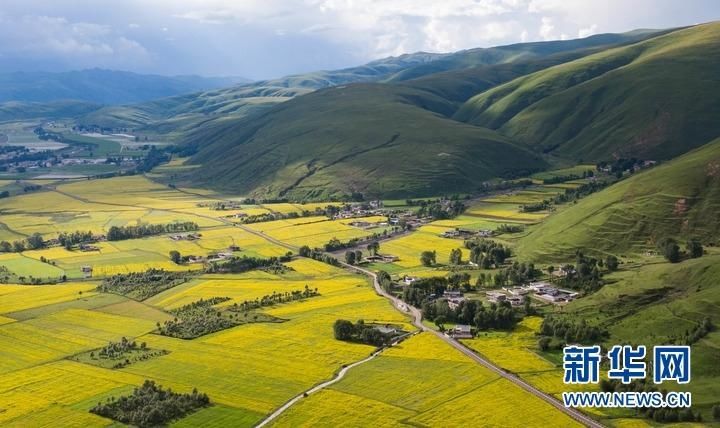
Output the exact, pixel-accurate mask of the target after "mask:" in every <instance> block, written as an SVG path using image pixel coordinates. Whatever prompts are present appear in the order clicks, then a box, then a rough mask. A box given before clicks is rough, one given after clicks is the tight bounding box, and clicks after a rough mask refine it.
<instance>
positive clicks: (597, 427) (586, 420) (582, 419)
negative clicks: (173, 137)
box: [53, 188, 603, 428]
mask: <svg viewBox="0 0 720 428" xmlns="http://www.w3.org/2000/svg"><path fill="white" fill-rule="evenodd" d="M53 190H55V191H56V192H58V193H61V194H64V195H66V196H69V197H71V198H74V199H78V200H81V201H83V202H91V201H89V200H87V199H85V198H81V197H78V196H75V195H72V194H69V193H65V192H63V191H60V190H57V188H55V189H53ZM117 205H120V204H117ZM201 217H208V216H202V215H201ZM208 218H212V217H208ZM213 219H214V220H220V221H222V222H223V223H226V224H231V225H234V226H237V227H239V228H241V229H243V230H245V231H246V232H249V233H252V234H253V235H256V236H259V237H262V238H264V239H265V240H267V241H269V242H272V243H273V244H276V245H279V246H281V247H283V248H287V249H288V250H291V251H297V250H298V247H296V246H294V245H290V244H287V243H285V242H282V241H279V240H277V239H275V238H273V237H271V236H268V235H266V234H264V233H262V232H261V231H256V230H253V229H251V228H249V227H247V226H245V225H242V224H237V223H232V222H230V221H227V220H225V219H217V218H213ZM338 261H339V262H340V265H341V266H343V267H345V268H346V269H350V270H353V271H355V272H359V273H361V274H363V275H366V276H368V277H370V278H371V279H372V282H373V287H374V288H375V291H376V292H377V294H379V295H380V296H382V297H384V298H386V299H388V300H389V301H390V302H391V303H392V305H393V306H394V307H395V308H396V309H397V310H399V311H401V312H403V313H406V314H409V315H410V316H411V317H412V324H413V325H414V326H415V327H417V328H418V329H419V330H420V331H426V332H429V333H431V334H434V335H436V336H437V337H439V338H440V339H441V340H443V341H444V342H446V343H447V344H449V345H450V346H452V347H453V348H455V349H457V350H458V351H460V352H462V353H463V354H464V355H466V356H467V357H468V358H470V359H472V360H473V361H475V362H477V363H478V364H480V365H482V366H484V367H486V368H487V369H489V370H491V371H493V372H494V373H496V374H498V375H499V376H501V377H503V378H505V379H507V380H509V381H510V382H512V383H514V384H516V385H517V386H519V387H521V388H523V389H525V390H526V391H528V392H529V393H531V394H533V395H535V396H536V397H538V398H540V399H542V400H545V401H546V402H547V403H549V404H550V405H552V406H553V407H555V408H556V409H558V410H560V411H561V412H563V413H565V414H567V415H568V416H569V417H571V418H572V419H574V420H576V421H577V422H579V423H581V424H583V425H585V426H588V427H592V428H601V427H603V425H602V424H600V423H599V422H598V421H596V420H594V419H592V418H590V417H589V416H587V415H585V414H584V413H582V412H580V411H579V410H576V409H572V408H567V407H565V406H564V405H563V404H562V403H561V402H560V401H559V400H557V399H556V398H555V397H553V396H551V395H549V394H546V393H544V392H542V391H540V390H539V389H537V388H535V387H534V386H532V385H530V384H529V383H527V382H525V381H524V380H522V379H521V378H519V377H517V376H515V375H514V374H511V373H508V372H506V371H505V370H503V369H502V368H501V367H499V366H497V365H495V364H493V363H492V362H491V361H489V360H487V359H485V358H483V357H482V356H480V355H478V354H476V353H475V352H473V351H472V350H470V349H468V348H467V347H465V346H464V345H463V344H461V343H460V342H458V341H457V340H455V339H453V338H451V337H448V336H446V335H445V334H443V333H441V332H439V331H436V330H433V329H431V328H428V327H427V326H425V325H424V324H423V323H422V313H421V312H420V310H419V309H418V308H416V307H414V306H411V305H408V304H407V303H405V302H403V301H402V300H400V299H398V298H397V297H395V296H393V295H391V294H390V293H388V292H386V291H385V290H384V289H383V288H382V287H381V286H380V283H379V282H378V280H377V275H376V274H375V272H372V271H370V270H367V269H364V268H362V267H359V266H354V265H350V264H347V263H345V262H342V261H340V260H338ZM380 352H382V351H377V352H375V353H373V354H372V355H371V356H369V357H368V358H365V359H364V360H361V361H357V362H355V363H353V364H350V365H348V366H346V367H344V368H343V369H342V370H340V372H338V375H337V376H336V377H335V378H333V379H331V380H329V381H327V382H324V383H321V384H319V385H317V386H315V387H314V388H312V389H310V390H308V391H306V393H308V394H310V393H312V392H316V391H318V390H320V389H323V388H325V387H327V386H329V385H332V384H334V383H335V382H338V381H340V379H342V378H343V376H345V373H347V371H348V370H349V369H351V368H353V367H355V366H357V365H359V364H363V363H366V362H368V361H370V360H372V359H373V358H375V357H376V356H377V355H378V354H379V353H380ZM304 395H305V393H303V394H300V395H298V396H297V397H294V398H293V399H292V400H290V401H288V402H287V403H285V404H284V405H283V406H282V407H280V408H278V409H277V410H276V411H275V412H273V413H272V414H271V415H270V416H268V417H267V418H265V419H264V420H263V421H262V422H260V424H259V425H258V427H260V426H264V425H265V424H267V423H268V422H270V421H271V420H273V419H274V418H276V417H277V416H279V415H280V414H281V413H282V412H284V411H285V410H287V409H288V408H289V407H291V406H292V405H293V404H295V403H296V402H297V401H299V400H300V399H301V398H303V396H304Z"/></svg>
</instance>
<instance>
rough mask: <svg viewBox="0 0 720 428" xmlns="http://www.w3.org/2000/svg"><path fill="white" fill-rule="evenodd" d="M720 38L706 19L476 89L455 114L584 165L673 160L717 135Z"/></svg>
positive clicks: (719, 30) (716, 28)
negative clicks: (617, 159) (613, 160)
mask: <svg viewBox="0 0 720 428" xmlns="http://www.w3.org/2000/svg"><path fill="white" fill-rule="evenodd" d="M719 35H720V24H718V23H717V22H712V23H708V24H705V25H697V26H693V27H689V28H684V29H680V30H678V31H673V32H670V33H668V34H664V35H660V36H658V37H654V38H651V39H648V40H645V41H642V42H639V43H635V44H631V45H627V46H621V47H617V48H613V49H606V50H603V51H601V52H598V53H595V54H593V55H589V56H585V57H583V58H580V59H577V60H575V61H570V62H566V63H563V64H560V65H556V66H554V67H549V68H546V69H544V70H541V71H538V72H535V73H531V74H528V75H525V76H523V77H520V78H518V79H515V80H513V81H511V82H508V83H506V84H504V85H499V86H496V87H495V88H492V89H491V90H489V91H485V92H483V93H480V94H478V95H476V96H475V97H473V98H471V99H470V100H468V101H467V102H466V103H465V104H464V105H463V106H462V107H461V108H460V110H459V111H458V112H457V113H456V115H455V118H456V119H458V120H462V121H467V122H470V123H473V124H476V125H479V126H483V127H489V128H491V129H496V130H498V131H499V132H500V133H501V134H503V135H506V136H508V137H510V138H513V139H515V140H516V141H522V142H525V143H527V144H530V145H532V146H534V147H536V148H537V149H538V150H543V151H545V152H550V153H553V154H558V155H562V156H564V157H572V158H574V159H576V160H580V159H582V160H584V161H586V162H587V161H590V160H591V161H598V160H607V159H610V158H612V157H613V156H615V157H625V158H629V157H633V156H634V157H639V158H642V159H655V160H659V159H670V158H672V157H675V156H678V155H680V154H682V153H685V152H687V151H689V150H691V149H693V148H696V147H699V146H701V145H703V144H705V143H707V142H709V141H711V140H712V139H714V138H716V137H717V136H718V134H720V128H719V125H718V122H717V121H716V120H715V119H714V118H715V117H717V115H718V112H719V110H718V105H717V103H716V102H715V99H716V98H717V95H718V94H717V93H716V92H714V91H716V90H717V88H718V85H717V76H716V75H715V74H714V73H713V72H712V71H711V70H713V69H716V68H717V58H718V53H719V52H720V51H719V50H718V49H719V47H718V45H717V43H715V41H716V40H717V38H718V36H719ZM689 75H692V76H693V79H692V80H688V79H687V78H686V76H689ZM710 82H713V83H710ZM709 83H710V84H709ZM708 88H712V89H711V90H709V89H708ZM647 105H656V106H662V107H658V108H657V109H647V108H644V106H647Z"/></svg>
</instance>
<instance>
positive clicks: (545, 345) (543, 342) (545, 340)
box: [538, 336, 552, 352]
mask: <svg viewBox="0 0 720 428" xmlns="http://www.w3.org/2000/svg"><path fill="white" fill-rule="evenodd" d="M551 340H552V339H550V338H549V337H547V336H543V337H541V338H540V340H538V348H540V350H541V351H543V352H544V351H547V350H548V349H550V341H551Z"/></svg>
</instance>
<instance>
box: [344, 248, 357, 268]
mask: <svg viewBox="0 0 720 428" xmlns="http://www.w3.org/2000/svg"><path fill="white" fill-rule="evenodd" d="M345 263H347V264H349V265H354V264H355V251H346V252H345Z"/></svg>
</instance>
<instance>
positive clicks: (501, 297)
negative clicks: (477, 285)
mask: <svg viewBox="0 0 720 428" xmlns="http://www.w3.org/2000/svg"><path fill="white" fill-rule="evenodd" d="M485 296H487V298H488V300H489V301H490V302H492V303H500V302H504V301H505V300H507V296H506V295H505V293H502V292H500V291H487V292H485Z"/></svg>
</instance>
